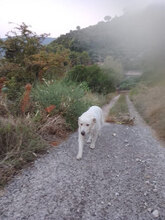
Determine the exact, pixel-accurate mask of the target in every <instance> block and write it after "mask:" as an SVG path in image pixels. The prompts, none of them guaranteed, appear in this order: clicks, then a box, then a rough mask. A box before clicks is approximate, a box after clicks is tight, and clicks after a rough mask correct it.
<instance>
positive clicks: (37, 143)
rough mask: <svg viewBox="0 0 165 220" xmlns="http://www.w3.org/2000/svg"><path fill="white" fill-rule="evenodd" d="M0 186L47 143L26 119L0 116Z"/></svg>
mask: <svg viewBox="0 0 165 220" xmlns="http://www.w3.org/2000/svg"><path fill="white" fill-rule="evenodd" d="M0 146H1V147H0V188H1V187H3V186H4V184H5V183H6V182H8V180H10V179H11V177H12V176H13V175H14V174H15V173H16V172H18V170H20V169H22V168H23V167H24V166H25V165H26V164H27V163H29V162H32V161H33V160H34V159H36V157H37V155H38V154H40V153H43V152H45V150H46V149H47V145H46V143H45V142H43V140H42V139H41V137H40V136H39V135H37V134H36V133H35V129H34V127H32V124H31V122H30V121H29V120H27V119H21V118H19V119H13V118H12V117H10V118H0Z"/></svg>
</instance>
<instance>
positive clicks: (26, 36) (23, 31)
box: [0, 23, 48, 65]
mask: <svg viewBox="0 0 165 220" xmlns="http://www.w3.org/2000/svg"><path fill="white" fill-rule="evenodd" d="M15 29H16V31H11V34H12V35H11V36H10V35H9V34H7V35H6V36H7V39H6V40H5V41H1V43H0V49H2V50H3V51H4V57H5V58H6V60H8V61H9V62H13V63H18V64H20V65H22V64H24V59H25V58H26V57H28V56H31V55H33V54H36V53H38V52H39V51H40V49H41V48H42V47H43V46H42V44H41V43H42V41H43V40H44V39H45V38H46V37H47V36H48V35H47V34H42V35H40V36H38V35H36V33H33V32H32V31H31V30H29V27H28V26H27V25H26V24H25V23H22V24H21V25H18V26H17V27H16V28H15Z"/></svg>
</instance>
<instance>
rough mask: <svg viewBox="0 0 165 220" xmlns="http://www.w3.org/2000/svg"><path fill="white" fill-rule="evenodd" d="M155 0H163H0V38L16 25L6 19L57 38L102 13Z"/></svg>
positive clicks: (119, 11) (115, 12) (99, 18)
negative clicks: (23, 23) (24, 24)
mask: <svg viewBox="0 0 165 220" xmlns="http://www.w3.org/2000/svg"><path fill="white" fill-rule="evenodd" d="M157 2H164V3H165V0H0V11H1V12H0V37H5V34H6V33H7V32H8V31H10V30H11V29H13V27H14V26H16V25H12V24H9V22H13V23H16V24H21V23H22V22H25V23H26V24H27V25H31V30H33V31H35V32H36V33H37V34H42V33H50V36H51V37H58V36H59V35H60V34H65V33H66V32H69V31H70V30H75V29H76V26H78V25H79V26H80V27H81V28H84V27H87V26H89V25H93V24H96V23H98V22H99V21H102V20H103V18H104V16H106V15H110V16H112V17H113V16H115V15H120V14H122V12H123V10H133V9H137V8H139V7H144V6H145V5H148V4H150V3H157Z"/></svg>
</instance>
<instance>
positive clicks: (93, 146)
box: [90, 131, 98, 149]
mask: <svg viewBox="0 0 165 220" xmlns="http://www.w3.org/2000/svg"><path fill="white" fill-rule="evenodd" d="M97 138H98V131H97V132H96V133H94V134H92V143H91V145H90V148H91V149H94V148H95V144H96V140H97Z"/></svg>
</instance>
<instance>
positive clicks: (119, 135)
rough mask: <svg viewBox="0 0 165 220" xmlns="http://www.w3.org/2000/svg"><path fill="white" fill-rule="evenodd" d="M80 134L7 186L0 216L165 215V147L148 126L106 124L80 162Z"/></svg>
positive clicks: (129, 218)
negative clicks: (94, 144) (78, 158)
mask: <svg viewBox="0 0 165 220" xmlns="http://www.w3.org/2000/svg"><path fill="white" fill-rule="evenodd" d="M77 139H78V134H77V132H76V133H74V134H72V135H71V136H70V138H69V139H68V140H67V141H66V142H64V143H63V144H61V145H60V146H59V147H58V148H54V149H51V150H50V151H49V152H48V154H46V155H44V156H42V157H41V158H39V159H38V160H37V161H35V163H34V164H33V166H31V167H29V168H27V169H25V170H23V172H22V174H21V175H18V176H16V177H15V178H14V179H13V180H12V182H11V183H10V184H9V185H8V186H7V187H6V189H5V193H4V195H3V196H2V197H0V219H1V220H17V219H18V220H19V219H21V220H42V219H43V220H79V219H82V220H152V219H159V220H164V219H165V148H163V147H161V146H160V144H159V142H158V141H157V140H156V139H155V138H154V137H153V136H152V133H151V131H150V129H149V128H148V127H147V126H144V125H142V124H141V125H140V124H138V123H137V124H135V126H126V125H117V124H105V126H104V127H103V128H102V133H101V136H100V137H99V139H98V141H97V144H96V148H95V149H94V150H92V149H90V148H89V147H88V146H87V145H86V146H85V147H84V154H83V158H82V160H80V161H77V160H76V154H77V148H78V146H77V145H78V142H77Z"/></svg>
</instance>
